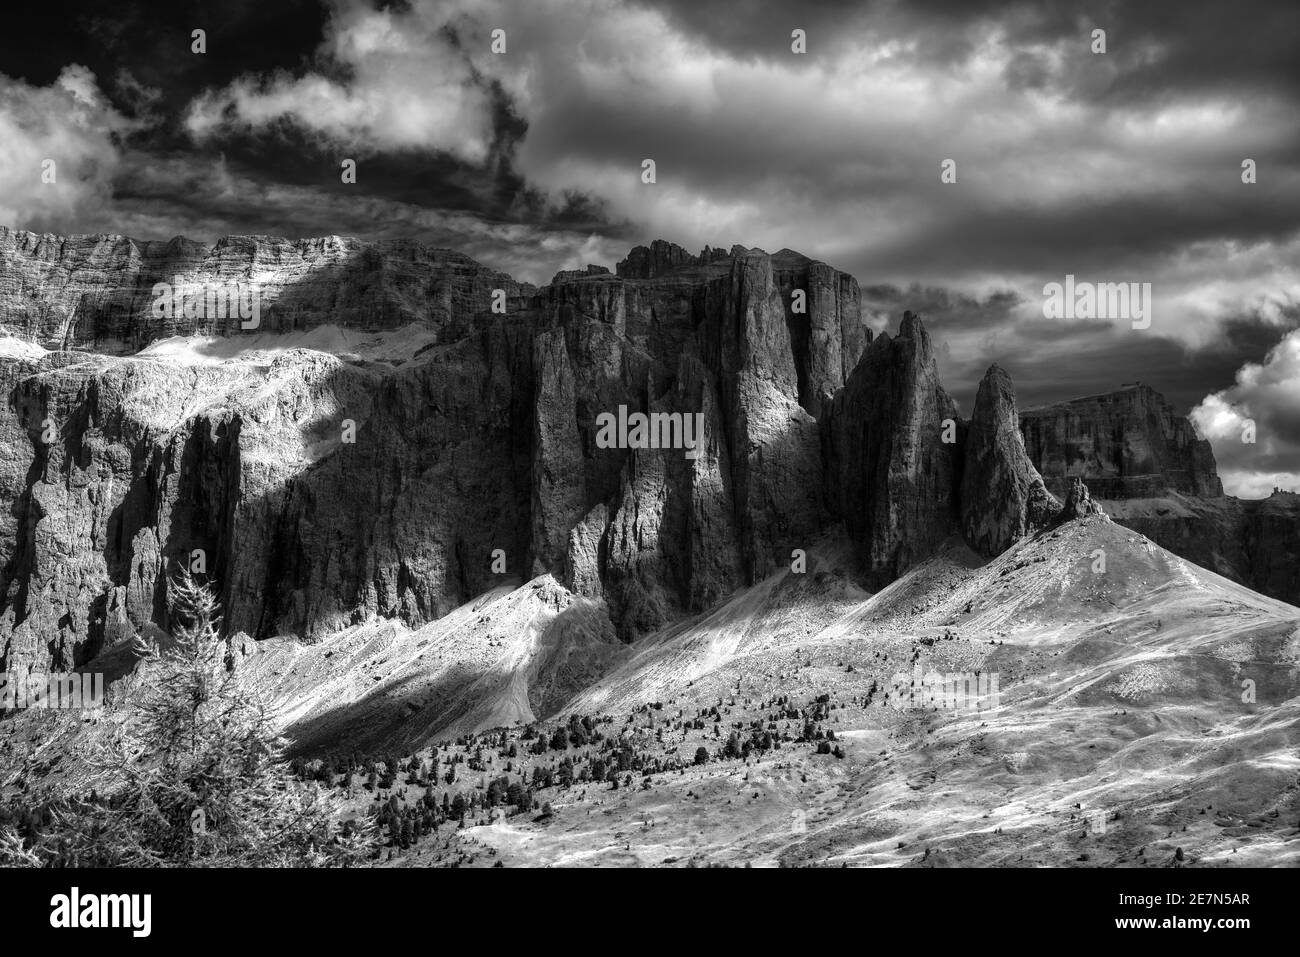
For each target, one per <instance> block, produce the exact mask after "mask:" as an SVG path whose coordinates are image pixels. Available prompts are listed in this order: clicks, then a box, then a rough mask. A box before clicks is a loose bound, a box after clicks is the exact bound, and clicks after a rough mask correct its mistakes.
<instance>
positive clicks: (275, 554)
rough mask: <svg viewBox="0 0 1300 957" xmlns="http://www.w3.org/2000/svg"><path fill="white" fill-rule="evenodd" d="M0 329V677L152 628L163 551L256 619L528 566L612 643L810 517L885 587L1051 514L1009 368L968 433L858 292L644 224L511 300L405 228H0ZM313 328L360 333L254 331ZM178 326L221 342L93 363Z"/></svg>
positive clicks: (411, 601) (409, 613) (791, 546)
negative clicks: (950, 543) (196, 301)
mask: <svg viewBox="0 0 1300 957" xmlns="http://www.w3.org/2000/svg"><path fill="white" fill-rule="evenodd" d="M174 276H181V277H183V278H184V281H185V282H188V283H191V284H193V285H195V286H203V285H205V284H208V285H210V284H219V283H222V282H232V281H236V282H237V281H242V280H244V279H249V278H251V279H252V280H253V281H255V282H256V283H257V284H258V285H259V288H261V289H262V290H263V292H264V293H265V294H266V296H267V297H268V299H269V301H270V302H271V306H270V308H269V311H268V312H267V313H266V315H265V316H264V318H263V322H262V324H261V326H260V328H258V329H257V330H256V334H255V335H253V334H250V333H248V332H246V331H245V330H244V329H243V328H242V327H241V326H240V324H239V323H238V321H236V320H231V321H217V322H213V321H211V320H210V319H208V318H204V316H203V315H199V314H196V315H192V316H187V315H186V314H185V313H181V314H179V315H178V316H173V317H171V318H170V319H166V318H161V319H160V318H159V317H158V316H157V315H155V314H154V312H153V309H152V306H151V302H150V296H151V284H152V282H153V281H155V280H158V281H163V280H164V279H165V280H166V281H171V277H174ZM497 290H500V291H503V292H504V293H505V296H504V298H501V297H499V296H497V295H494V293H495V291H497ZM0 325H3V327H4V329H5V331H6V332H7V333H8V334H9V335H10V336H11V337H16V338H17V340H20V341H21V342H22V343H23V348H22V349H18V350H14V349H12V348H10V349H9V353H10V354H12V355H13V356H14V357H13V358H10V359H0V377H2V378H3V382H2V383H0V384H2V385H3V387H4V389H5V394H6V396H7V403H6V407H5V411H4V412H3V414H0V445H2V446H3V450H4V452H5V453H6V454H5V456H4V461H3V465H0V497H2V498H3V508H0V536H2V537H3V541H0V668H5V667H10V668H13V667H50V666H54V667H63V668H66V667H72V666H75V665H80V664H82V663H84V662H86V661H88V660H90V659H92V658H94V657H95V656H96V655H99V654H101V653H103V652H105V651H111V650H113V649H115V648H117V647H119V646H121V645H122V644H123V643H124V642H126V641H128V640H129V639H130V638H131V637H132V636H133V635H135V634H136V633H138V632H140V631H142V630H147V629H149V628H151V627H154V626H162V627H165V626H166V625H167V601H166V596H167V588H168V579H169V576H171V575H172V574H174V572H175V571H176V569H177V568H179V567H181V566H188V567H191V568H192V569H194V570H196V571H200V572H202V573H203V574H205V575H206V576H207V577H208V578H209V579H210V580H211V581H212V582H213V583H214V586H215V587H216V588H217V589H218V591H219V595H220V600H221V603H222V607H223V609H224V614H225V622H224V624H225V627H226V629H227V631H228V632H230V633H231V634H237V633H244V634H246V635H249V636H251V637H252V638H254V639H264V638H268V637H273V636H279V635H296V636H300V637H303V638H307V639H312V638H315V637H319V636H322V635H325V634H328V633H332V632H335V631H338V630H340V629H344V628H347V627H349V626H351V625H355V624H357V623H360V622H362V621H367V620H371V619H375V618H388V619H400V620H401V621H403V622H405V623H407V624H409V625H412V626H418V625H421V624H423V623H426V622H430V621H433V620H435V619H439V618H441V617H442V616H445V615H446V614H447V613H448V612H449V611H451V610H452V609H455V608H458V607H461V606H463V605H465V603H466V602H467V601H469V600H470V599H472V598H474V597H475V596H478V595H482V594H484V593H485V592H487V591H488V590H490V589H492V588H493V587H495V586H497V585H500V584H503V583H506V582H511V581H513V582H518V581H521V580H529V579H535V578H537V577H538V576H546V575H551V576H554V578H555V579H556V580H558V581H559V582H560V583H562V584H563V585H564V586H565V587H566V589H567V591H568V593H570V594H573V595H577V596H580V597H581V598H582V600H583V602H586V604H584V605H583V607H584V608H598V609H601V610H602V613H603V614H604V615H606V617H607V620H608V626H607V627H586V626H584V629H585V630H584V634H588V633H589V634H590V635H595V636H601V635H606V634H607V635H608V636H609V637H610V639H611V640H612V639H614V638H619V639H623V640H629V639H632V638H634V637H636V636H638V635H640V634H643V633H646V632H648V631H652V630H655V629H659V628H662V627H663V626H665V625H667V624H670V623H672V622H674V621H676V620H678V619H680V618H681V617H683V616H684V615H688V614H691V613H694V612H698V611H701V610H703V609H706V608H708V607H710V606H712V605H714V604H716V603H717V602H718V601H720V600H721V599H723V598H725V597H726V596H728V595H729V594H731V593H732V592H734V591H735V590H736V589H737V588H740V587H742V586H745V585H749V584H752V583H754V582H756V581H758V580H759V579H762V578H764V577H765V576H768V575H769V574H771V573H772V572H773V571H774V570H777V569H778V568H781V567H789V566H790V565H791V562H792V560H793V559H794V557H795V555H796V554H797V553H798V551H799V550H805V551H806V550H807V549H809V548H810V547H811V546H812V545H813V543H814V541H815V540H816V539H817V538H818V537H819V536H823V535H825V534H826V533H828V532H830V531H832V530H836V529H843V530H845V531H847V533H848V536H849V537H850V539H851V540H852V544H853V546H854V548H855V549H856V553H857V556H858V558H859V560H860V562H861V565H862V571H863V573H864V575H865V577H866V578H867V579H868V580H869V581H870V582H871V583H873V584H875V585H883V584H885V583H887V582H889V581H892V580H893V579H894V578H895V577H897V576H898V575H899V574H901V573H902V572H903V571H905V570H906V569H907V568H909V567H910V566H912V565H914V564H915V563H917V562H919V561H921V560H923V559H924V558H926V557H927V556H928V555H929V554H931V553H932V552H933V551H934V549H935V548H936V547H937V546H938V545H939V544H940V543H942V542H943V541H944V540H945V539H946V538H948V537H950V536H954V535H961V534H963V533H964V534H965V536H966V538H967V540H968V541H969V543H970V544H971V545H972V546H973V547H975V548H976V549H977V550H979V551H980V552H981V553H983V554H985V555H994V554H997V553H998V552H999V551H1000V550H1002V549H1004V548H1006V547H1007V546H1008V545H1010V544H1011V543H1013V542H1014V541H1015V540H1016V539H1017V538H1019V537H1021V536H1023V535H1025V534H1027V533H1029V532H1031V531H1032V530H1033V529H1035V528H1036V527H1038V526H1040V525H1042V524H1044V523H1045V521H1046V520H1047V518H1049V517H1050V515H1051V514H1052V513H1053V512H1054V511H1055V509H1056V507H1057V503H1056V502H1055V501H1054V500H1053V499H1052V498H1051V496H1050V495H1048V494H1047V492H1046V490H1045V489H1044V488H1043V484H1042V481H1041V479H1040V478H1039V477H1038V474H1037V473H1036V472H1035V471H1034V468H1033V466H1032V465H1031V464H1030V462H1029V459H1028V458H1027V457H1026V455H1025V452H1024V449H1023V448H1022V447H1021V445H1020V442H1019V435H1018V433H1017V426H1016V411H1015V406H1014V394H1013V392H1012V389H1011V385H1010V381H1009V380H1008V379H1007V377H1006V376H1005V374H1004V373H1002V372H1001V371H1000V370H996V369H995V370H991V371H990V375H989V377H987V378H986V382H985V385H984V387H982V388H981V392H980V401H979V403H978V404H977V407H976V410H975V418H974V421H973V422H972V423H971V425H970V427H969V428H968V427H967V425H966V423H964V422H963V421H962V420H961V419H960V417H959V415H958V412H957V409H956V407H955V406H954V404H953V402H952V400H951V399H950V398H949V397H948V395H947V393H946V392H944V390H943V387H942V385H941V384H940V382H939V378H938V372H937V367H936V363H935V358H934V354H933V350H932V348H931V344H930V339H929V336H928V334H927V333H926V331H925V328H924V326H923V324H922V322H921V320H920V318H919V317H917V316H916V315H914V314H912V313H907V314H906V315H904V317H903V319H902V322H901V325H900V327H899V329H898V331H897V333H896V334H892V335H891V334H883V335H881V336H880V337H879V338H877V339H874V340H873V336H872V332H871V330H870V329H869V328H868V327H867V326H866V325H865V324H864V323H863V321H862V317H861V309H860V304H859V291H858V285H857V283H856V281H854V280H853V278H852V277H850V276H847V275H844V274H843V273H840V272H838V271H836V270H834V269H832V268H831V267H829V266H827V265H825V264H824V263H819V262H814V261H812V260H809V259H807V258H806V257H803V256H801V255H799V254H797V253H794V252H791V251H789V250H782V251H781V252H779V253H777V254H775V255H768V254H767V253H765V252H763V251H761V250H751V249H746V248H744V247H740V246H737V247H733V248H732V249H731V250H730V251H727V252H724V251H721V250H715V249H707V248H706V249H705V250H704V251H703V252H702V253H700V254H699V255H695V254H692V253H689V252H687V251H686V250H683V249H681V248H680V247H676V246H673V245H671V244H668V243H662V242H657V243H654V244H653V245H651V246H649V247H638V248H636V249H634V250H632V252H631V253H630V254H629V255H628V257H627V258H626V259H625V260H624V261H623V262H621V263H619V264H618V267H617V269H616V271H615V272H614V273H610V272H609V271H607V270H605V269H603V268H600V267H589V268H588V269H586V270H572V271H567V272H564V273H561V274H559V275H557V276H556V277H555V279H554V281H553V282H552V283H551V284H550V285H548V286H545V287H543V288H540V289H534V288H532V287H528V286H525V285H523V284H518V283H514V282H513V281H512V280H510V279H509V277H505V276H502V275H500V274H497V273H494V272H492V271H491V270H488V269H486V268H484V267H482V266H479V265H478V264H476V263H474V262H473V261H471V260H468V259H467V258H465V257H463V256H460V255H458V254H455V253H451V252H448V251H443V250H430V249H426V248H424V247H422V246H419V245H418V244H411V243H377V244H362V243H357V242H355V241H352V240H343V239H337V238H329V239H322V240H305V241H298V242H288V241H285V240H276V239H265V238H258V237H236V238H230V239H227V240H223V241H222V242H220V243H217V244H216V245H215V246H213V247H204V246H200V245H198V244H194V243H188V242H185V241H183V240H175V241H173V242H171V243H167V244H140V243H134V242H132V241H131V240H127V239H123V238H120V237H89V238H88V237H79V238H77V237H74V238H69V239H60V238H58V237H40V236H33V235H31V234H27V233H13V232H9V231H7V230H6V231H2V232H0ZM323 325H334V326H339V327H341V328H342V329H344V330H346V331H348V332H349V333H350V334H353V335H354V340H353V345H352V346H349V349H348V350H341V351H340V350H334V351H330V350H322V349H319V348H301V347H299V346H300V345H301V344H302V342H303V341H304V340H303V338H302V336H301V335H298V336H297V337H296V338H295V337H280V338H276V337H275V336H273V335H271V336H268V335H266V333H268V332H271V333H274V332H294V333H299V334H300V333H302V332H303V331H304V330H318V331H319V327H321V326H323ZM194 333H202V334H205V335H207V334H219V335H222V336H226V337H227V339H225V340H217V341H218V342H223V343H224V345H222V346H221V347H220V348H218V347H216V346H214V345H213V342H212V341H210V340H206V339H191V340H187V343H188V344H185V343H180V344H178V342H170V343H169V344H168V346H167V348H166V349H163V350H160V349H159V348H157V347H155V348H152V349H146V350H144V351H143V352H140V353H138V354H134V355H130V356H123V355H111V354H107V353H113V352H118V351H120V350H122V349H130V348H135V347H137V346H140V345H145V344H148V343H149V342H152V341H155V340H157V339H160V338H167V337H171V336H177V335H187V336H188V335H191V334H194ZM9 341H10V342H11V344H12V342H13V341H14V339H12V338H11V339H10V340H9ZM311 341H313V342H314V341H315V340H311ZM42 343H43V344H46V345H51V344H53V345H56V346H57V349H55V350H54V351H49V352H44V351H42V350H41V349H34V348H32V346H31V344H42ZM241 345H242V348H241ZM74 346H75V347H77V348H73V347H74ZM93 349H99V350H101V351H92V350H93ZM223 357H224V358H223ZM697 424H698V430H697V428H696V426H697ZM692 437H694V438H692ZM695 438H697V439H698V441H695V440H694V439H695ZM561 604H562V603H561ZM584 614H588V612H584ZM592 614H594V612H592ZM593 640H596V639H593Z"/></svg>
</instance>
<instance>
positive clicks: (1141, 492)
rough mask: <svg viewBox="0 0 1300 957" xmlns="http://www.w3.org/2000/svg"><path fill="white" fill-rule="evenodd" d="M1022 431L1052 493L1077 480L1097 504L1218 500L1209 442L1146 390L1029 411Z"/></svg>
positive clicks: (1133, 389)
mask: <svg viewBox="0 0 1300 957" xmlns="http://www.w3.org/2000/svg"><path fill="white" fill-rule="evenodd" d="M1020 429H1021V431H1022V432H1023V433H1024V437H1025V449H1026V451H1027V452H1028V453H1029V458H1030V460H1031V461H1032V462H1033V463H1034V464H1035V465H1036V466H1037V468H1038V470H1039V472H1040V473H1042V476H1043V479H1044V480H1045V481H1046V483H1047V487H1048V489H1049V490H1051V491H1052V492H1055V493H1056V494H1057V495H1062V494H1064V493H1065V492H1066V490H1067V488H1068V485H1069V481H1070V479H1071V478H1073V477H1075V476H1078V477H1080V478H1082V479H1084V480H1085V481H1086V482H1087V483H1088V485H1089V487H1090V488H1091V489H1092V490H1093V494H1094V495H1096V496H1097V497H1098V498H1101V499H1124V498H1148V497H1152V496H1158V495H1163V494H1164V493H1166V492H1179V493H1181V494H1184V495H1197V496H1202V497H1215V496H1219V495H1222V494H1223V484H1222V483H1221V482H1220V481H1219V476H1218V473H1217V471H1216V469H1215V462H1214V452H1213V451H1212V450H1211V448H1210V443H1209V442H1208V441H1206V440H1205V439H1204V438H1202V437H1201V435H1200V434H1199V433H1198V432H1197V430H1196V427H1195V426H1194V425H1193V424H1192V423H1191V422H1190V421H1188V420H1187V419H1185V418H1183V417H1182V416H1178V415H1175V414H1174V411H1173V409H1172V408H1171V407H1170V405H1169V403H1167V402H1166V401H1165V399H1164V397H1163V396H1162V395H1160V393H1158V392H1156V391H1155V390H1154V389H1152V388H1150V387H1149V386H1145V385H1141V384H1138V385H1134V386H1130V387H1127V388H1124V389H1121V390H1119V391H1117V392H1108V393H1105V394H1103V395H1093V396H1087V397H1085V398H1082V399H1072V400H1070V401H1069V402H1062V403H1058V404H1057V405H1052V406H1047V407H1044V408H1040V409H1029V410H1026V411H1024V412H1022V413H1021V414H1020Z"/></svg>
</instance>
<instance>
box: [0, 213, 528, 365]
mask: <svg viewBox="0 0 1300 957" xmlns="http://www.w3.org/2000/svg"><path fill="white" fill-rule="evenodd" d="M159 283H166V284H168V285H169V286H171V287H172V288H173V289H174V290H175V291H177V292H179V293H182V294H185V295H188V298H190V299H191V300H192V301H197V300H198V299H199V298H201V297H200V296H199V293H203V295H204V296H206V294H207V291H208V290H211V291H212V292H213V293H214V298H213V300H212V301H213V304H214V306H215V304H216V299H215V292H216V290H217V289H221V290H224V291H226V292H237V293H243V292H245V291H247V292H249V293H250V294H251V292H254V291H255V292H256V293H257V295H258V297H259V301H260V303H261V309H260V315H259V326H258V330H259V331H262V332H290V331H295V330H303V329H311V328H314V327H317V326H323V325H330V324H334V325H340V326H348V327H350V328H354V329H363V330H370V331H379V330H385V329H394V328H397V327H398V326H401V325H405V324H406V323H409V322H421V323H425V324H428V325H429V326H431V327H434V328H439V329H442V328H444V327H454V326H455V325H456V321H457V320H458V319H459V320H464V319H467V318H468V317H469V316H471V315H473V314H474V313H476V312H478V311H479V310H480V309H481V308H482V304H483V303H484V302H485V301H486V300H487V297H488V296H490V295H491V291H492V290H493V289H502V290H504V291H505V292H506V294H507V297H508V299H509V300H511V301H512V302H516V303H517V302H518V300H519V298H520V297H522V296H526V295H528V294H531V293H532V292H534V289H533V287H532V286H529V285H527V284H526V283H518V282H515V281H514V280H513V279H511V278H510V277H509V276H507V275H505V274H503V273H498V272H496V271H494V270H491V269H488V268H486V267H485V266H482V265H480V264H479V263H476V262H475V261H474V260H472V259H470V258H469V257H468V256H465V255H462V254H461V253H457V252H452V251H451V250H446V249H433V248H430V247H427V246H424V245H423V244H421V243H417V242H412V241H409V240H391V241H380V242H373V243H363V242H360V241H359V240H356V239H348V238H344V237H340V236H327V237H324V238H320V239H299V240H288V239H281V238H277V237H270V236H228V237H226V238H225V239H222V240H220V241H219V242H217V243H215V244H214V245H212V246H207V245H204V244H202V243H196V242H192V241H190V240H187V239H183V238H181V237H177V238H175V239H172V240H170V241H168V242H136V241H135V240H132V239H128V238H127V237H125V236H104V235H99V236H66V237H65V236H54V235H50V234H37V233H31V232H25V231H22V230H12V229H8V228H6V227H3V226H0V330H4V331H6V332H7V334H10V335H15V336H19V337H21V338H24V339H27V340H29V341H31V342H37V343H40V344H42V345H45V346H46V347H47V348H60V349H71V348H87V349H93V350H94V351H96V352H107V353H126V352H134V351H136V350H138V349H139V348H141V347H142V346H144V345H146V344H148V343H149V342H151V341H153V340H155V339H160V338H166V337H168V336H175V335H195V334H202V335H232V334H235V333H238V332H240V331H242V329H243V327H242V326H241V322H242V320H241V319H240V318H239V316H238V315H237V314H236V315H234V316H232V315H230V311H229V309H225V310H218V309H216V308H213V309H212V310H211V312H212V315H210V316H208V317H201V316H199V315H197V314H191V315H186V314H185V311H184V309H182V310H181V311H180V312H179V313H177V312H174V311H173V314H172V315H171V316H166V315H158V314H156V313H158V312H162V311H163V310H161V309H159V308H157V303H158V301H159V300H158V297H157V296H155V289H156V287H157V285H158V284H159ZM189 294H192V295H189ZM185 295H182V300H181V303H182V305H183V300H184V298H185ZM218 311H224V312H226V316H225V317H224V318H219V317H217V315H216V313H217V312H218ZM194 312H195V313H197V309H196V310H194ZM449 331H450V332H451V333H452V334H453V335H455V334H459V333H460V332H461V331H463V328H462V329H460V330H457V329H449ZM0 334H5V333H4V332H0Z"/></svg>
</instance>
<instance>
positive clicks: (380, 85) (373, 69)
mask: <svg viewBox="0 0 1300 957" xmlns="http://www.w3.org/2000/svg"><path fill="white" fill-rule="evenodd" d="M462 13H463V10H461V9H460V4H438V5H431V4H424V5H417V6H415V7H413V8H412V9H411V10H410V11H405V12H403V11H396V10H393V9H388V10H374V9H371V8H370V7H368V6H366V5H364V4H355V3H348V4H342V5H339V6H337V7H336V8H335V11H334V14H333V16H332V17H331V18H330V20H329V22H328V25H327V27H326V36H325V39H324V41H323V43H322V45H321V48H320V50H319V51H318V60H319V64H318V66H319V67H320V69H321V70H323V71H325V72H309V73H307V74H305V75H303V76H300V77H294V76H292V75H290V74H288V73H286V72H279V73H276V74H274V75H272V76H269V77H257V76H244V77H240V78H239V79H237V80H235V81H234V82H232V83H231V84H229V85H228V86H226V87H224V88H222V89H219V90H209V91H207V92H206V93H204V94H203V95H201V96H200V97H198V98H197V99H195V100H194V102H193V103H191V104H190V107H189V110H188V111H187V114H186V117H185V123H186V127H187V128H188V130H189V131H190V133H191V135H193V136H194V137H195V138H196V139H198V140H200V141H206V140H210V139H214V138H217V137H219V136H220V134H221V133H222V132H223V131H226V130H231V129H234V130H249V129H260V128H265V127H267V126H271V125H274V124H276V123H279V122H284V121H292V122H293V123H295V124H296V125H297V126H299V127H300V128H302V129H304V130H308V131H311V132H315V133H317V134H319V135H320V136H321V137H322V138H323V139H324V140H325V141H327V142H328V143H330V144H331V145H334V146H337V147H339V148H341V149H345V150H348V151H349V155H358V156H365V155H369V154H372V153H374V152H375V151H383V150H407V149H428V150H439V151H442V152H446V153H449V154H451V155H453V156H456V157H457V158H459V159H462V160H465V161H466V162H470V163H481V162H483V161H484V160H485V159H486V158H487V155H488V150H489V147H490V145H491V136H492V124H491V115H490V100H489V97H488V94H487V92H486V90H485V89H484V87H483V85H482V84H481V83H480V82H478V81H476V80H475V78H474V70H473V66H472V64H471V61H470V59H469V58H468V57H467V56H466V55H464V54H463V53H462V52H461V51H460V50H458V49H457V48H456V46H455V45H454V44H453V43H452V42H451V40H450V38H449V36H448V35H447V34H446V33H445V32H444V28H445V27H447V26H448V25H450V24H452V23H453V22H454V21H455V19H456V18H457V16H458V15H460V14H462Z"/></svg>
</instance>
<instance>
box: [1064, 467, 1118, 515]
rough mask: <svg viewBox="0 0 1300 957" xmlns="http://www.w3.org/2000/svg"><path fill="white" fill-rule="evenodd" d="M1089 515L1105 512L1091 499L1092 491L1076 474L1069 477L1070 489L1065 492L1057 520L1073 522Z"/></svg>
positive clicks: (1103, 513)
mask: <svg viewBox="0 0 1300 957" xmlns="http://www.w3.org/2000/svg"><path fill="white" fill-rule="evenodd" d="M1090 515H1101V516H1103V517H1104V516H1105V515H1106V513H1105V512H1104V511H1103V510H1102V507H1101V506H1100V505H1098V504H1097V503H1096V502H1094V501H1093V500H1092V493H1091V492H1089V491H1088V486H1086V485H1084V484H1083V479H1081V478H1079V477H1078V476H1077V475H1076V476H1074V478H1072V479H1070V489H1069V491H1068V492H1066V493H1065V504H1064V505H1062V506H1061V511H1060V514H1058V515H1057V517H1056V520H1057V521H1058V522H1073V521H1075V520H1076V519H1080V518H1087V517H1088V516H1090Z"/></svg>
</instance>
